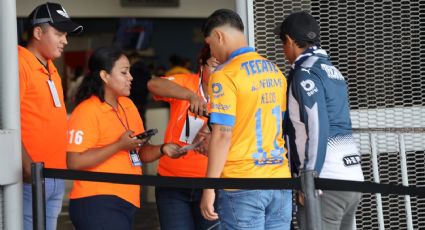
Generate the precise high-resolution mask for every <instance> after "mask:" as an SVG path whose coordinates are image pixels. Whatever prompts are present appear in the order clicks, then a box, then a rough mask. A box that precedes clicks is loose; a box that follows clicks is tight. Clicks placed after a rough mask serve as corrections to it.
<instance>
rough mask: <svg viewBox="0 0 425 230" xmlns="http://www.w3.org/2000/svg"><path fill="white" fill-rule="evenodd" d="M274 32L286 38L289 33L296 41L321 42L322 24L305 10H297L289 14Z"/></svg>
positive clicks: (281, 37)
mask: <svg viewBox="0 0 425 230" xmlns="http://www.w3.org/2000/svg"><path fill="white" fill-rule="evenodd" d="M274 33H275V34H276V35H277V36H279V38H280V39H282V40H284V36H285V35H289V37H291V38H292V39H294V40H295V41H305V42H312V43H320V26H319V23H318V22H317V21H316V19H314V18H313V16H311V15H310V14H309V13H307V12H305V11H300V12H295V13H292V14H290V15H289V16H287V17H286V18H285V19H284V20H283V22H282V23H281V24H280V25H278V26H277V27H276V28H275V30H274Z"/></svg>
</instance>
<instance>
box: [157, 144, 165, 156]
mask: <svg viewBox="0 0 425 230" xmlns="http://www.w3.org/2000/svg"><path fill="white" fill-rule="evenodd" d="M165 145H166V143H164V144H162V145H161V147H159V152H160V153H161V155H164V146H165Z"/></svg>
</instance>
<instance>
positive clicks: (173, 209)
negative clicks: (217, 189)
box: [155, 187, 219, 230]
mask: <svg viewBox="0 0 425 230" xmlns="http://www.w3.org/2000/svg"><path fill="white" fill-rule="evenodd" d="M201 196H202V189H185V188H162V187H157V188H156V189H155V198H156V205H157V208H158V214H159V222H160V224H161V230H195V229H196V230H207V229H208V230H213V229H214V230H216V229H219V222H218V221H208V220H206V219H204V217H203V216H202V215H201V210H200V208H199V204H200V201H201Z"/></svg>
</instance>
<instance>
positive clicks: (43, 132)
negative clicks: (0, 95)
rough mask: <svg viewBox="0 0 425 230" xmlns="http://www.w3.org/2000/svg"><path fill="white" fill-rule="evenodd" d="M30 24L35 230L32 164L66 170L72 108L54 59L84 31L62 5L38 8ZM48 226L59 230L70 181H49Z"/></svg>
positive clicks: (25, 115)
mask: <svg viewBox="0 0 425 230" xmlns="http://www.w3.org/2000/svg"><path fill="white" fill-rule="evenodd" d="M28 20H29V30H28V32H29V36H30V38H29V41H28V45H27V47H26V48H24V47H21V46H19V47H18V57H19V78H20V100H21V134H22V161H23V162H22V166H23V177H24V178H23V180H24V182H25V183H24V229H32V201H31V198H32V195H31V184H30V183H29V182H30V180H31V163H32V162H44V164H45V166H46V167H48V168H65V167H66V165H65V152H66V140H67V136H66V126H67V124H66V109H65V104H64V100H63V90H62V84H61V78H60V76H59V73H58V71H57V69H56V67H55V66H54V64H53V62H52V60H53V59H56V58H59V57H60V56H61V54H62V52H63V48H64V46H65V45H66V44H67V43H68V42H67V39H66V36H67V34H68V33H79V32H81V31H82V29H83V27H82V26H81V25H78V24H76V23H74V22H72V21H71V19H70V18H69V16H68V14H67V12H66V10H65V9H64V8H63V7H62V6H61V5H59V4H57V3H45V4H42V5H39V6H37V7H36V8H35V9H34V10H33V11H32V13H31V14H30V16H29V17H28ZM45 186H46V190H45V191H46V227H47V229H56V222H57V217H58V215H59V213H60V210H61V208H62V199H63V195H64V181H63V180H58V179H49V178H48V179H46V181H45Z"/></svg>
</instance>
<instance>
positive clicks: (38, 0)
mask: <svg viewBox="0 0 425 230" xmlns="http://www.w3.org/2000/svg"><path fill="white" fill-rule="evenodd" d="M1 1H3V0H1ZM46 1H47V0H16V13H17V16H18V17H27V16H28V15H29V14H30V13H31V11H32V10H33V9H34V8H35V7H36V6H37V5H39V4H43V3H45V2H46ZM49 2H58V3H61V4H62V5H63V6H64V8H65V9H66V10H67V11H68V13H69V15H70V16H71V17H154V18H166V17H184V18H204V17H208V15H210V14H211V13H212V12H213V11H214V10H216V9H220V8H228V9H233V10H235V1H233V0H180V6H179V7H122V6H121V0H62V1H58V0H49Z"/></svg>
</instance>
